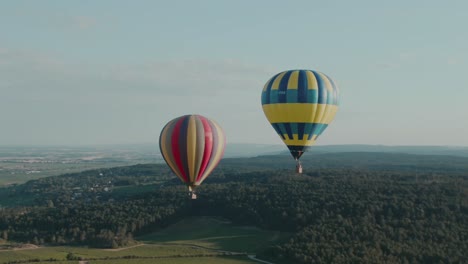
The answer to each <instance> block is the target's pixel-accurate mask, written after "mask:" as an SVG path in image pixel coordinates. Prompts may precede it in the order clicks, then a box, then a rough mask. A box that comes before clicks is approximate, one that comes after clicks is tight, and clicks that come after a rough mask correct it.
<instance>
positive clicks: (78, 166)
mask: <svg viewBox="0 0 468 264" xmlns="http://www.w3.org/2000/svg"><path fill="white" fill-rule="evenodd" d="M338 152H341V153H346V152H381V153H406V154H422V155H451V156H459V157H468V147H450V146H383V145H330V146H315V147H314V148H313V149H312V150H311V151H310V152H309V153H308V155H315V154H322V153H338ZM277 154H282V155H289V152H288V151H287V149H286V147H285V146H283V145H268V144H228V145H227V147H226V151H225V155H224V157H225V158H243V157H244V158H245V157H256V156H261V155H277ZM163 162H164V160H163V159H162V157H161V154H160V152H159V147H158V145H157V144H133V145H106V146H84V147H79V146H0V185H9V184H15V183H22V182H26V181H28V180H33V179H39V178H42V177H47V176H53V175H60V174H64V173H73V172H80V171H83V170H89V169H97V168H110V167H116V166H127V165H135V164H144V163H163Z"/></svg>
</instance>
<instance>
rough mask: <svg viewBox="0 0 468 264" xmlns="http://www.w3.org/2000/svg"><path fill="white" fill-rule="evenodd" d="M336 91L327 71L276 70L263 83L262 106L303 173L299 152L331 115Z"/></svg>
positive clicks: (336, 107) (309, 144)
mask: <svg viewBox="0 0 468 264" xmlns="http://www.w3.org/2000/svg"><path fill="white" fill-rule="evenodd" d="M338 96H339V91H338V88H337V86H336V85H335V83H334V82H333V80H332V79H331V78H330V77H328V76H327V75H325V74H323V73H321V72H318V71H312V70H289V71H284V72H280V73H278V74H276V75H275V76H273V77H272V78H271V79H270V80H268V82H267V83H266V84H265V86H264V87H263V91H262V108H263V112H264V113H265V116H266V118H267V119H268V121H269V122H270V123H271V125H272V126H273V128H274V129H275V131H276V133H278V135H279V136H280V137H281V139H282V140H283V142H284V143H285V144H286V146H287V147H288V148H289V151H290V152H291V155H292V156H293V158H294V159H295V160H296V163H297V164H296V172H298V173H302V165H301V163H300V161H299V159H300V158H301V156H302V154H304V152H305V151H306V150H307V149H308V148H309V147H310V146H312V145H314V143H315V141H316V140H317V138H318V136H320V134H322V133H323V131H324V130H325V129H326V128H327V126H328V125H329V124H330V122H331V121H332V120H333V119H334V117H335V114H336V112H337V110H338Z"/></svg>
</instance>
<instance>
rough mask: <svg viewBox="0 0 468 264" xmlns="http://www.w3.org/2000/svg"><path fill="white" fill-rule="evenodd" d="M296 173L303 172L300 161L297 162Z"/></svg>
mask: <svg viewBox="0 0 468 264" xmlns="http://www.w3.org/2000/svg"><path fill="white" fill-rule="evenodd" d="M296 173H298V174H302V164H301V163H299V162H298V163H297V164H296Z"/></svg>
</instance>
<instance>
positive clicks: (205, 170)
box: [159, 115, 226, 199]
mask: <svg viewBox="0 0 468 264" xmlns="http://www.w3.org/2000/svg"><path fill="white" fill-rule="evenodd" d="M225 146H226V137H225V135H224V132H223V129H222V128H221V127H220V126H219V125H218V124H217V123H216V122H215V121H213V120H211V119H209V118H206V117H203V116H201V115H184V116H181V117H177V118H175V119H173V120H171V121H170V122H169V123H167V124H166V126H165V127H164V128H163V130H162V131H161V135H160V136H159V149H160V151H161V154H162V156H163V158H164V160H165V161H166V163H167V165H168V166H169V167H170V168H171V170H172V171H173V172H174V173H175V174H176V175H177V177H179V178H180V179H181V180H182V182H184V183H185V184H186V185H187V186H188V189H189V195H190V196H191V197H192V199H196V198H197V196H196V193H195V188H196V187H197V186H199V185H200V184H201V183H202V182H203V181H204V180H205V179H206V178H207V177H208V175H210V173H211V172H212V171H213V169H214V168H215V167H216V166H217V165H218V163H219V161H220V160H221V158H222V157H223V154H224V148H225Z"/></svg>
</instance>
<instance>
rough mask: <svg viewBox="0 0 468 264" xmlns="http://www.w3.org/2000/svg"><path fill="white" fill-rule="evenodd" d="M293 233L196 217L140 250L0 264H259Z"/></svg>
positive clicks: (62, 251) (52, 253)
mask: <svg viewBox="0 0 468 264" xmlns="http://www.w3.org/2000/svg"><path fill="white" fill-rule="evenodd" d="M289 236H290V234H289V233H285V232H278V231H267V230H261V229H259V228H255V227H249V226H236V225H233V224H231V223H230V222H228V221H226V220H224V219H220V218H213V217H191V218H187V219H184V220H182V221H180V222H178V223H175V224H173V225H171V226H169V227H167V228H165V229H162V230H160V231H158V232H154V233H150V234H147V235H143V236H141V237H137V238H136V240H137V241H138V242H139V243H140V244H136V245H134V246H130V247H126V248H118V249H96V248H88V247H78V246H76V247H74V246H53V247H48V246H44V247H38V248H35V247H34V248H31V249H19V250H0V263H12V262H16V263H19V262H21V263H76V262H77V261H78V260H79V259H83V260H89V261H90V263H134V264H140V263H141V264H145V263H155V260H156V259H157V263H167V264H178V263H193V264H196V263H207V264H210V263H220V264H237V263H239V264H240V263H257V262H255V261H253V260H250V259H249V258H248V257H247V255H248V254H254V252H257V251H259V250H263V249H265V248H266V247H268V246H270V245H272V244H273V243H279V242H281V241H283V240H285V239H287V238H288V237H289Z"/></svg>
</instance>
